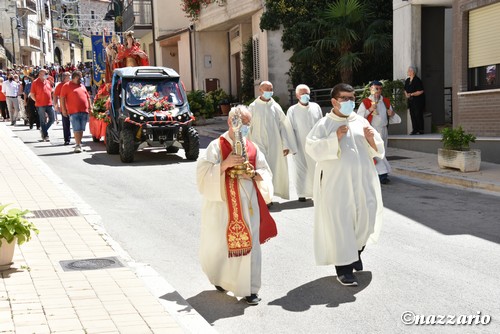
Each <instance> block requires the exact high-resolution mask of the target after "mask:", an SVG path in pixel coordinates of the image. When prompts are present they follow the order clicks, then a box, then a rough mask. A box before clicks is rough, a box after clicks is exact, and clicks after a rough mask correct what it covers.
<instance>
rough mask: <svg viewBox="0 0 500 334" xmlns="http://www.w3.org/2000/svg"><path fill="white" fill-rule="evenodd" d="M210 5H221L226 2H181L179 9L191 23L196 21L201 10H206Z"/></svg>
mask: <svg viewBox="0 0 500 334" xmlns="http://www.w3.org/2000/svg"><path fill="white" fill-rule="evenodd" d="M211 3H217V4H219V5H223V4H225V3H226V0H182V4H181V8H182V10H183V11H184V12H185V13H186V17H188V18H189V19H190V20H191V21H193V22H194V21H196V20H198V18H199V16H200V12H201V9H202V8H206V7H207V6H208V5H210V4H211Z"/></svg>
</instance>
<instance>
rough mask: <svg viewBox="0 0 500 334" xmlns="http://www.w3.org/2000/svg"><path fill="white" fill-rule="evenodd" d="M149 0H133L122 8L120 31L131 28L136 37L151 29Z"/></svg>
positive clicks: (151, 15)
mask: <svg viewBox="0 0 500 334" xmlns="http://www.w3.org/2000/svg"><path fill="white" fill-rule="evenodd" d="M151 8H152V6H151V0H133V1H131V2H130V3H129V4H128V5H127V7H125V9H124V10H123V14H122V15H123V24H122V31H128V30H133V31H134V35H135V37H137V38H141V37H143V35H145V34H147V33H148V32H149V31H151V29H153V24H152V22H153V14H152V11H151Z"/></svg>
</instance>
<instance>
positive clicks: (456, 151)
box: [438, 126, 481, 172]
mask: <svg viewBox="0 0 500 334" xmlns="http://www.w3.org/2000/svg"><path fill="white" fill-rule="evenodd" d="M441 134H442V138H441V141H442V142H443V148H440V149H438V164H439V167H440V168H446V167H449V168H457V169H460V171H461V172H477V171H479V167H480V165H481V151H480V150H478V149H471V148H470V143H474V142H475V141H476V137H475V136H474V135H473V134H470V133H466V132H465V131H464V129H462V127H461V126H459V127H458V128H444V129H443V130H442V131H441Z"/></svg>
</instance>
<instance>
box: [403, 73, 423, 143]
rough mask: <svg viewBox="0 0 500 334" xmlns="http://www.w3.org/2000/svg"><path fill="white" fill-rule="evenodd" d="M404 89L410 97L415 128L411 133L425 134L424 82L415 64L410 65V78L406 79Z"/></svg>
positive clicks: (412, 124) (409, 106)
mask: <svg viewBox="0 0 500 334" xmlns="http://www.w3.org/2000/svg"><path fill="white" fill-rule="evenodd" d="M404 89H405V96H406V98H407V99H408V108H409V109H410V116H411V126H412V128H413V130H412V132H411V133H410V135H423V134H424V109H425V95H424V84H423V83H422V80H420V78H419V77H418V76H417V70H416V69H415V67H414V66H410V67H408V78H407V79H406V81H405V88H404Z"/></svg>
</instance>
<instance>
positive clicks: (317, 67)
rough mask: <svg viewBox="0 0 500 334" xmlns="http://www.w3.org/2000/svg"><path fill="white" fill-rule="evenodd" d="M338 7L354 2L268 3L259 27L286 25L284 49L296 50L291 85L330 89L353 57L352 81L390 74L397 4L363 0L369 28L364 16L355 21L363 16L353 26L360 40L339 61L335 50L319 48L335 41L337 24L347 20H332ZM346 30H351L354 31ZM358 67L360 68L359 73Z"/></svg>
mask: <svg viewBox="0 0 500 334" xmlns="http://www.w3.org/2000/svg"><path fill="white" fill-rule="evenodd" d="M348 3H349V4H348ZM359 4H360V2H359V1H358V5H359ZM335 6H344V7H352V6H353V4H352V1H349V0H347V1H346V0H341V1H336V2H335V3H333V4H332V1H331V0H267V1H266V11H265V12H264V14H263V16H262V19H261V22H260V27H261V29H264V30H276V29H279V28H280V27H283V37H282V42H283V49H284V50H285V51H286V50H292V51H293V52H294V55H293V56H292V58H291V59H290V62H291V69H290V72H289V75H290V77H291V80H292V83H293V84H294V85H297V84H299V83H307V84H308V85H309V86H311V87H315V88H320V87H331V86H333V85H334V84H335V83H337V82H338V81H339V80H340V71H339V69H338V66H339V62H340V64H345V63H346V61H349V60H351V61H352V62H354V63H355V64H356V66H357V67H356V66H355V67H354V68H353V70H352V71H353V79H352V80H349V83H351V84H362V83H364V82H367V81H369V80H373V79H374V78H380V79H381V78H391V77H392V21H391V20H392V3H391V2H389V1H387V0H371V1H366V2H364V3H363V6H364V11H363V15H365V16H363V17H362V19H363V20H364V22H362V25H363V26H364V27H365V28H362V27H361V23H359V16H358V17H356V18H352V19H351V20H354V19H356V20H358V23H356V24H352V25H351V26H350V27H349V28H351V30H353V31H355V32H356V39H355V40H353V42H352V49H351V57H350V59H349V56H347V55H346V56H345V57H344V59H343V60H340V57H341V54H340V52H339V51H338V50H337V49H336V48H332V49H328V48H324V49H322V50H319V46H318V44H322V45H323V46H326V45H327V44H328V42H333V40H332V38H333V37H334V36H335V34H334V32H335V31H336V30H335V28H336V25H338V24H340V25H344V24H345V23H344V22H342V20H341V19H339V18H336V19H334V20H332V19H331V18H330V17H329V15H328V14H329V13H330V12H331V8H332V7H335ZM363 20H361V21H363ZM339 22H340V23H339ZM340 28H342V26H341V27H340ZM338 30H339V29H337V31H338ZM346 31H347V32H348V33H349V30H346ZM342 36H343V35H341V36H340V37H342ZM347 37H349V35H347ZM320 41H322V42H320ZM365 41H366V43H365ZM364 44H366V45H364ZM364 46H365V47H366V50H364V48H363V47H364ZM353 55H355V56H356V57H357V58H356V57H352V56H353ZM380 59H384V61H382V62H381V61H380ZM356 68H357V69H359V70H358V71H356Z"/></svg>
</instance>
